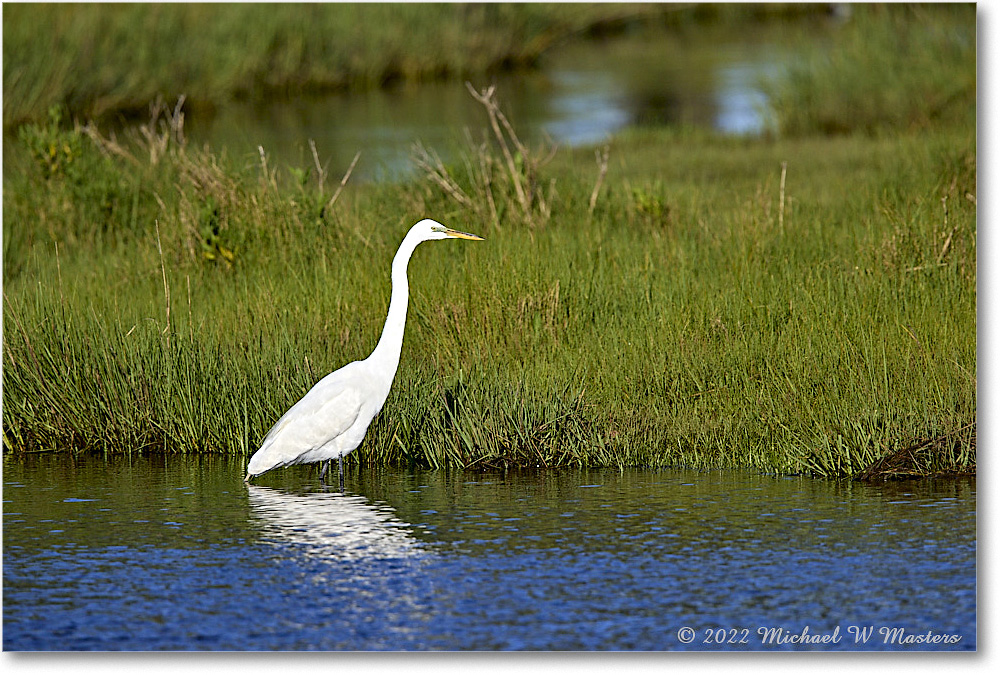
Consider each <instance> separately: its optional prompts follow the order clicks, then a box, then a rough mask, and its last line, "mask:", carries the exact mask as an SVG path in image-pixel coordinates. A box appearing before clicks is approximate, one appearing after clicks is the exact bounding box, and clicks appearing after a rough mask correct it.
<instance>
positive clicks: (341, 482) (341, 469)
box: [337, 453, 344, 492]
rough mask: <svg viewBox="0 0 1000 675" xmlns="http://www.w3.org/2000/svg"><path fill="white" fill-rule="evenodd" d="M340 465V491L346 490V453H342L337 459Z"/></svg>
mask: <svg viewBox="0 0 1000 675" xmlns="http://www.w3.org/2000/svg"><path fill="white" fill-rule="evenodd" d="M337 463H338V465H339V466H340V491H341V492H343V491H344V454H343V453H341V454H340V457H339V458H338V461H337Z"/></svg>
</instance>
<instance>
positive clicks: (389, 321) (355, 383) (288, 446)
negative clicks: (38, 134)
mask: <svg viewBox="0 0 1000 675" xmlns="http://www.w3.org/2000/svg"><path fill="white" fill-rule="evenodd" d="M448 238H458V239H472V240H481V239H482V237H478V236H476V235H474V234H468V233H465V232H458V231H456V230H451V229H448V228H447V227H445V226H444V225H442V224H441V223H439V222H437V221H434V220H429V219H425V220H421V221H420V222H419V223H417V224H416V225H414V226H413V227H411V228H410V231H409V232H407V233H406V237H404V238H403V243H402V244H400V245H399V250H398V251H396V256H395V257H394V258H393V259H392V295H391V297H390V299H389V314H388V316H387V317H386V319H385V327H384V328H383V329H382V337H380V338H379V341H378V344H377V345H376V346H375V349H374V350H373V351H372V353H371V355H370V356H369V357H368V358H367V359H365V360H363V361H354V362H353V363H349V364H347V365H346V366H344V367H343V368H341V369H340V370H336V371H334V372H332V373H330V374H329V375H327V376H326V377H324V378H323V379H322V380H320V381H319V382H317V383H316V384H315V386H313V388H312V389H310V390H309V392H308V393H307V394H306V395H305V396H303V397H302V398H301V399H300V400H299V402H298V403H296V404H295V405H293V406H292V407H291V408H290V409H289V410H288V412H286V413H285V414H284V415H282V416H281V419H279V420H278V422H277V423H276V424H275V425H274V426H273V427H272V428H271V430H270V431H269V432H268V433H267V436H266V437H265V438H264V442H263V443H262V444H261V446H260V449H259V450H258V451H257V452H255V453H254V455H253V457H251V458H250V463H249V464H248V465H247V475H246V479H245V480H247V481H249V480H250V478H252V477H253V476H258V475H260V474H262V473H264V472H265V471H270V470H271V469H277V468H279V467H282V466H289V465H291V464H307V463H310V462H322V461H325V460H329V459H334V458H339V459H341V460H342V459H343V457H344V455H346V454H348V453H349V452H351V451H352V450H354V449H355V448H357V447H358V446H359V445H361V440H362V439H363V438H364V437H365V432H366V431H367V430H368V425H369V424H371V422H372V420H373V419H374V418H375V415H377V414H378V412H379V410H381V409H382V405H383V404H384V403H385V400H386V398H387V397H388V396H389V387H391V386H392V379H393V377H394V376H395V375H396V368H397V367H398V366H399V355H400V352H401V351H402V349H403V329H404V327H405V325H406V305H407V301H408V298H409V285H408V282H407V279H406V267H407V264H408V263H409V262H410V256H411V255H413V251H414V250H415V249H416V248H417V245H418V244H420V243H421V242H424V241H430V240H433V239H448ZM342 478H343V477H341V479H342Z"/></svg>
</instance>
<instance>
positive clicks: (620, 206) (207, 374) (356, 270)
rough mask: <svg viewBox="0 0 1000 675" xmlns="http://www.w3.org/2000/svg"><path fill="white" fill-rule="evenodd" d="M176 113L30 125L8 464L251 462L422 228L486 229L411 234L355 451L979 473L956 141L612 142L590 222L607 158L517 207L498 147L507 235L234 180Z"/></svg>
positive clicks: (429, 192)
mask: <svg viewBox="0 0 1000 675" xmlns="http://www.w3.org/2000/svg"><path fill="white" fill-rule="evenodd" d="M161 122H162V124H161V126H160V127H159V134H158V135H157V136H156V139H159V140H156V139H154V140H153V141H139V140H138V139H137V140H135V141H134V142H133V143H131V144H126V143H124V142H122V143H120V144H114V143H111V142H109V141H108V140H107V139H99V138H98V139H97V140H94V139H92V138H90V137H87V136H86V135H85V134H84V132H83V131H82V130H81V129H80V128H78V127H77V128H75V129H68V128H65V127H59V126H57V125H56V124H55V123H54V121H53V122H50V123H49V124H48V125H38V126H35V125H33V126H29V127H26V129H25V131H24V132H23V133H22V142H23V143H24V145H25V146H27V147H32V148H34V155H33V156H34V157H35V161H34V163H33V164H32V165H31V166H30V167H29V168H28V169H27V170H25V171H24V172H18V173H16V174H15V175H12V176H8V177H7V178H6V179H5V188H4V217H5V222H4V261H5V269H4V277H5V278H4V296H5V298H4V326H5V330H4V337H3V339H4V345H3V346H4V349H3V377H4V382H3V385H4V388H3V391H4V394H3V396H4V407H3V416H4V417H3V423H4V443H5V446H6V448H7V449H8V450H11V451H14V452H28V451H34V450H40V449H61V450H66V449H76V450H99V451H104V452H113V453H128V452H143V451H147V450H165V451H169V452H220V453H236V454H242V455H246V454H248V453H250V452H252V451H253V450H254V449H255V448H256V447H257V444H258V443H259V441H260V439H261V438H262V436H263V434H264V433H265V432H266V431H267V429H268V428H269V426H270V425H271V424H272V423H273V421H274V420H275V419H277V417H278V416H279V415H280V414H281V412H283V411H284V410H285V409H287V407H288V406H289V405H290V404H291V403H293V402H294V401H295V400H296V399H297V398H298V397H299V396H301V395H302V394H303V393H304V392H305V391H306V390H307V389H308V388H309V387H310V386H311V385H312V384H313V383H314V382H315V381H316V380H317V379H319V377H321V376H322V375H323V374H325V373H326V372H328V371H330V370H333V369H335V368H337V367H339V366H340V365H343V364H344V363H346V362H348V361H350V360H353V359H357V358H363V357H364V356H366V355H367V354H368V352H369V351H370V350H371V349H372V348H373V346H374V344H375V341H376V340H377V337H378V334H379V331H380V328H381V323H382V321H383V319H384V315H385V310H386V306H387V303H388V294H389V284H388V265H389V262H390V260H391V258H392V255H393V252H394V250H395V247H396V246H397V245H398V242H399V241H400V239H401V238H402V235H403V234H404V233H405V231H406V229H407V228H408V227H409V225H410V224H412V223H413V222H414V221H416V220H417V219H419V218H420V217H423V216H433V217H436V218H438V219H439V220H441V221H442V222H445V223H446V224H449V225H451V226H454V227H457V228H459V229H464V230H468V231H473V232H478V233H480V234H483V235H484V236H486V237H487V241H486V242H484V243H481V244H469V243H465V242H447V243H446V242H435V243H430V244H426V245H424V246H422V247H421V248H420V249H419V250H418V251H417V253H416V255H415V257H414V259H413V261H412V262H411V267H410V276H411V288H412V296H411V305H410V313H409V320H408V325H407V335H406V341H405V343H404V347H403V357H402V362H401V364H400V369H399V374H398V375H397V379H396V382H395V386H394V389H393V391H392V393H391V394H390V398H389V401H388V402H387V404H386V409H385V411H384V412H383V414H382V415H380V417H379V418H378V419H377V421H376V422H375V424H374V425H373V427H372V428H371V430H370V432H369V435H368V437H367V439H366V441H365V443H364V444H363V446H362V447H361V449H360V450H359V451H358V453H356V454H355V455H353V456H352V461H359V462H362V463H365V464H387V463H388V464H392V463H396V464H398V463H412V464H416V465H421V466H432V467H436V466H444V465H450V466H466V467H469V466H471V467H490V468H496V467H514V466H555V465H582V466H637V465H685V466H697V467H746V468H754V469H758V470H766V471H781V472H788V471H808V472H813V473H815V474H818V475H853V474H856V473H858V472H860V471H861V470H863V469H864V468H865V467H867V466H868V465H869V464H871V463H872V462H873V461H875V460H876V459H878V458H879V457H881V456H883V455H885V454H887V453H889V452H891V451H893V450H897V449H899V448H903V447H907V446H910V445H916V444H920V443H925V442H927V441H933V442H934V443H932V445H933V447H934V448H935V451H934V452H931V453H929V454H928V453H925V455H926V463H927V466H928V467H929V468H937V469H951V470H954V469H961V468H969V467H970V466H974V462H975V451H974V448H975V446H974V439H975V426H974V422H975V416H976V339H975V326H976V229H975V227H976V226H975V222H976V221H975V214H976V206H975V194H976V174H975V136H974V134H973V133H972V132H971V131H969V130H967V129H965V128H963V127H947V128H941V129H937V130H935V131H934V132H933V133H930V134H927V133H924V134H921V135H919V136H918V135H905V134H904V135H899V136H895V137H888V136H886V137H879V138H875V139H872V138H870V137H867V136H865V135H852V136H848V137H842V138H835V139H828V138H797V139H788V140H779V141H771V142H759V141H748V140H731V139H730V140H727V139H720V138H716V137H713V136H710V135H706V134H700V133H694V132H670V131H665V130H652V129H646V130H637V131H634V132H630V133H626V134H623V135H622V136H620V137H619V138H617V139H615V140H614V141H613V142H612V143H611V146H610V151H609V157H610V160H609V168H608V172H607V175H606V177H605V180H604V182H603V185H602V186H601V190H600V192H599V195H598V198H597V201H596V203H595V206H594V209H593V211H592V212H591V210H590V196H591V194H592V191H593V187H594V184H595V181H596V178H597V175H598V168H597V164H596V163H595V162H594V157H593V151H592V150H581V151H578V152H566V153H562V154H558V155H557V156H556V158H555V160H553V161H552V162H551V163H549V164H547V165H541V164H538V165H536V164H534V163H533V161H532V159H533V156H532V155H531V154H530V152H529V154H528V155H527V156H526V157H524V158H522V161H520V163H519V164H518V168H517V169H516V170H517V171H525V172H527V171H529V170H530V171H534V172H535V173H534V179H535V182H536V184H537V185H542V186H550V187H551V188H553V189H552V190H551V191H548V190H547V191H546V194H548V195H549V197H548V203H547V209H546V210H544V211H542V210H539V209H537V208H535V209H534V210H532V209H529V210H528V211H524V210H523V209H521V207H520V204H519V202H518V199H517V196H516V194H515V191H514V189H513V187H512V185H513V179H510V177H509V176H508V177H507V179H502V172H503V166H504V165H505V164H504V159H503V158H502V157H501V156H500V155H499V154H488V156H487V158H486V159H488V160H489V161H492V162H494V167H495V171H494V180H493V181H492V182H491V183H489V184H488V187H487V185H486V184H483V183H482V182H477V181H478V179H477V177H476V176H475V175H467V173H466V172H467V171H468V170H469V169H470V168H471V167H476V166H478V165H479V164H478V162H473V161H462V159H461V158H460V159H458V160H456V162H455V164H454V165H453V166H449V167H444V168H445V170H447V171H448V172H449V175H451V176H452V177H453V180H454V181H455V184H456V185H458V186H459V187H461V188H463V189H464V190H466V191H467V192H468V193H469V194H472V195H474V196H475V197H476V199H475V200H474V201H475V202H476V203H478V202H482V201H483V200H484V199H485V191H486V190H487V189H488V190H490V194H491V195H492V197H493V200H494V203H495V204H496V205H497V206H498V213H499V214H500V216H499V217H498V218H497V219H496V220H495V221H494V220H491V219H490V218H488V217H483V215H482V213H484V212H482V211H481V210H478V209H477V207H475V206H466V205H462V204H461V203H460V202H459V201H457V200H456V199H455V198H454V197H453V196H452V195H451V194H449V193H448V192H446V191H444V190H441V189H439V188H438V187H437V186H436V185H434V184H432V183H431V182H429V181H426V180H423V179H415V180H414V181H412V182H409V183H405V184H402V185H392V184H387V185H367V186H358V187H350V186H349V188H348V190H346V191H345V192H344V193H343V194H342V195H341V197H340V198H339V200H338V201H337V202H336V204H335V205H334V206H333V207H332V208H327V207H325V206H324V205H325V204H326V202H327V201H328V199H329V197H330V194H331V192H332V191H331V189H330V188H331V186H329V185H327V186H324V188H323V190H322V191H321V190H320V187H319V186H318V185H317V184H316V182H315V180H314V179H310V178H309V176H308V173H307V172H302V171H297V172H288V173H289V175H287V176H285V177H284V180H276V179H275V177H274V176H273V175H270V174H269V175H267V176H265V175H263V174H262V172H261V171H260V169H259V168H258V169H245V168H244V169H238V168H236V167H235V166H232V165H230V164H228V163H227V162H226V161H225V160H224V159H222V158H220V157H217V156H215V155H213V154H212V153H211V152H210V151H206V150H195V149H192V148H187V147H184V146H183V145H181V144H179V143H178V142H177V140H176V139H177V134H176V133H175V132H176V130H173V131H172V130H171V127H170V125H169V124H167V123H166V121H161ZM484 124H485V122H484ZM151 148H157V149H158V150H157V152H155V153H154V152H152V151H151ZM53 149H54V150H53ZM468 152H469V153H470V156H469V158H471V157H473V156H474V154H473V153H475V152H477V150H475V149H470V150H469V151H468ZM60 153H61V155H60ZM54 157H60V159H59V161H55V160H54V159H53V158H54ZM154 158H155V162H154V161H153V159H154ZM484 161H485V160H484ZM783 163H784V166H785V167H786V172H785V181H784V193H783V195H784V198H783V201H782V189H781V188H782V181H781V172H782V165H783ZM281 173H286V172H284V171H282V172H281ZM291 174H294V175H291ZM295 176H298V177H299V179H300V180H298V181H296V180H294V177H295ZM522 178H523V175H522ZM969 425H972V426H971V427H970V426H969Z"/></svg>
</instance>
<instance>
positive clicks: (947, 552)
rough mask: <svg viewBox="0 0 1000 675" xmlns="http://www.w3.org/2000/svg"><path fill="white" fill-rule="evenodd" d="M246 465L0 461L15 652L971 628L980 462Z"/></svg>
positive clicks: (837, 639) (492, 643) (910, 637)
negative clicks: (951, 470) (975, 468)
mask: <svg viewBox="0 0 1000 675" xmlns="http://www.w3.org/2000/svg"><path fill="white" fill-rule="evenodd" d="M241 469H242V467H241V465H240V464H239V463H236V462H231V461H228V460H221V459H214V458H200V459H199V458H181V457H166V458H164V457H154V458H141V459H133V460H131V461H129V460H116V461H113V462H107V463H106V462H104V461H102V460H99V459H91V458H87V459H77V460H73V459H71V458H69V457H65V456H36V457H32V458H29V459H27V460H24V461H20V460H13V459H10V458H7V459H5V461H4V471H3V482H4V486H3V501H4V504H3V519H4V520H3V522H4V530H3V535H4V538H3V560H4V565H3V612H4V630H3V636H4V645H3V646H4V649H5V650H78V649H101V650H162V649H173V650H192V649H226V650H233V649H239V650H242V649H249V650H289V649H295V650H346V649H351V650H358V649H361V650H423V649H451V650H498V649H499V650H514V649H532V650H557V649H558V650H579V649H584V650H589V649H602V650H680V649H702V650H713V651H714V650H721V649H730V650H732V649H752V650H777V649H841V650H844V649H869V650H884V649H897V650H907V651H909V650H918V649H941V650H956V649H957V650H968V649H975V648H976V562H975V556H976V538H975V536H976V516H975V513H976V511H975V508H976V507H975V495H976V483H975V480H974V479H960V480H936V481H921V482H906V483H898V484H885V485H874V486H872V485H860V484H853V483H849V482H835V481H818V480H812V479H805V478H785V477H773V476H759V475H749V474H741V473H719V472H709V473H699V472H694V471H675V470H660V471H626V472H624V473H619V472H617V471H575V470H574V471H569V470H566V471H538V472H531V473H516V474H507V475H499V474H476V473H463V472H450V473H449V472H405V471H399V472H383V473H379V472H354V473H351V474H349V475H348V477H347V482H346V493H345V494H340V493H339V491H337V490H331V489H329V488H326V487H325V486H323V485H321V484H320V483H319V482H318V481H317V479H316V473H315V471H314V470H312V469H311V468H310V467H296V468H294V469H286V470H283V471H278V472H275V473H273V474H266V475H265V476H262V477H261V478H260V481H259V482H260V484H259V485H254V486H251V487H249V488H248V487H247V486H245V485H244V484H243V483H242V482H241V477H242V471H241ZM684 628H690V629H693V630H692V631H690V632H687V631H685V630H683V629H684ZM720 629H722V630H721V632H720ZM865 630H868V631H870V632H869V633H868V637H867V638H865V637H864V636H865ZM768 631H770V633H768ZM768 635H769V636H770V638H768V637H767V636H768ZM796 638H797V639H796ZM823 638H826V642H811V641H810V640H822V639H823ZM688 640H689V641H688ZM768 640H769V641H768ZM887 641H888V642H887Z"/></svg>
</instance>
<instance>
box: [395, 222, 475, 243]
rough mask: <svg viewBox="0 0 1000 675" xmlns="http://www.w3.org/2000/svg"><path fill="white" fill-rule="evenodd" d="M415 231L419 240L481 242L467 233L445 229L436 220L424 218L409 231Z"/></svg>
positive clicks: (473, 235)
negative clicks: (467, 240)
mask: <svg viewBox="0 0 1000 675" xmlns="http://www.w3.org/2000/svg"><path fill="white" fill-rule="evenodd" d="M414 230H416V231H417V232H418V233H419V234H420V238H421V239H471V240H472V241H482V240H483V238H482V237H480V236H478V235H475V234H469V233H468V232H459V231H458V230H453V229H451V228H449V227H445V226H444V225H442V224H441V223H439V222H438V221H436V220H431V219H430V218H425V219H424V220H421V221H420V222H419V223H417V224H416V225H414V226H413V228H412V229H411V231H414Z"/></svg>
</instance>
